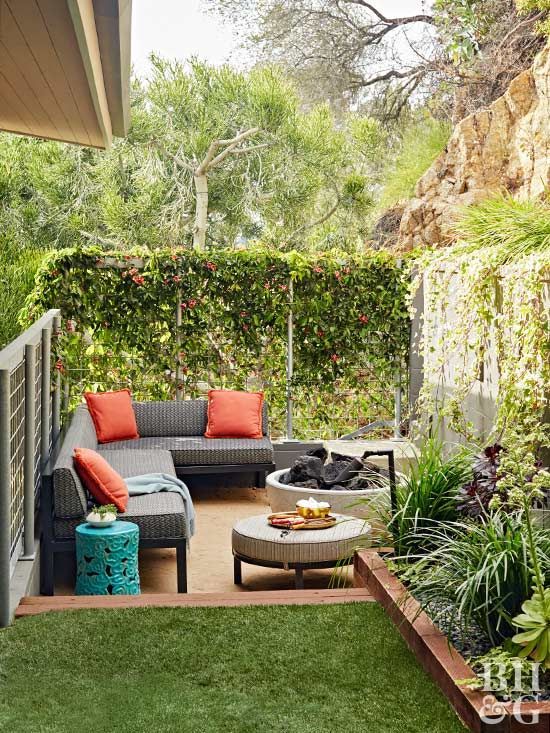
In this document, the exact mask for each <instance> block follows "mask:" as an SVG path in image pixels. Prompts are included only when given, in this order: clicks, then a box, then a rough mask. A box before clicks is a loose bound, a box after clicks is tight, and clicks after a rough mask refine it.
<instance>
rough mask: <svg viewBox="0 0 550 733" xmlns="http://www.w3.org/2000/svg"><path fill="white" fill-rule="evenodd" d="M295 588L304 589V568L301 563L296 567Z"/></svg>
mask: <svg viewBox="0 0 550 733" xmlns="http://www.w3.org/2000/svg"><path fill="white" fill-rule="evenodd" d="M294 572H295V574H296V577H295V588H296V590H304V568H303V567H302V566H301V565H297V566H296V569H295V571H294Z"/></svg>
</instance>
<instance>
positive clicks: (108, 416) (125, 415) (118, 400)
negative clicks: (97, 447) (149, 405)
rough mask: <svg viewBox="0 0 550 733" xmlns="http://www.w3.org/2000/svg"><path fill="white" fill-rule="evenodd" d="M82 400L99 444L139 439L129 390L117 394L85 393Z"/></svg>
mask: <svg viewBox="0 0 550 733" xmlns="http://www.w3.org/2000/svg"><path fill="white" fill-rule="evenodd" d="M84 399H85V400H86V404H87V405H88V410H89V411H90V415H91V416H92V420H93V421H94V426H95V432H96V435H97V440H98V442H99V443H113V442H114V441H115V440H132V439H133V438H139V433H138V429H137V424H136V416H135V413H134V408H133V407H132V397H131V395H130V390H129V389H121V390H119V391H118V392H103V393H97V394H96V393H95V392H85V393H84Z"/></svg>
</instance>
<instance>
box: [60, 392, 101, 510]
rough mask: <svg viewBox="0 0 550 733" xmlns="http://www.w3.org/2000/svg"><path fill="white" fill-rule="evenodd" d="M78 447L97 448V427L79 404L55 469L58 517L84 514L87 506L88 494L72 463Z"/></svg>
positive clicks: (84, 408)
mask: <svg viewBox="0 0 550 733" xmlns="http://www.w3.org/2000/svg"><path fill="white" fill-rule="evenodd" d="M75 448H91V449H92V450H96V449H97V438H96V433H95V427H94V424H93V422H92V418H91V417H90V414H89V412H88V409H87V407H85V406H81V407H77V409H76V410H75V413H74V415H73V418H72V420H71V423H70V425H69V428H68V430H67V432H66V434H65V437H64V440H63V445H62V446H61V451H60V453H59V456H58V457H57V460H56V462H55V467H54V470H53V492H54V510H55V515H56V517H62V518H66V519H72V518H74V517H81V516H82V515H83V514H85V512H86V509H87V504H88V500H87V494H86V490H85V489H84V487H83V486H82V483H81V481H80V479H79V478H78V474H77V473H76V471H75V469H74V466H73V453H74V449H75Z"/></svg>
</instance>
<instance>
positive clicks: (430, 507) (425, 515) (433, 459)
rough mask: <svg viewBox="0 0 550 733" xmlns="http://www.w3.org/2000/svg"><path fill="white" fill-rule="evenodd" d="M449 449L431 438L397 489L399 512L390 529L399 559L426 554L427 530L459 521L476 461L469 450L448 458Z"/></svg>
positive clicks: (460, 451)
mask: <svg viewBox="0 0 550 733" xmlns="http://www.w3.org/2000/svg"><path fill="white" fill-rule="evenodd" d="M445 450H446V447H445V444H444V443H442V442H441V441H439V440H437V439H436V438H428V439H427V440H426V441H425V442H424V444H423V445H422V447H421V449H420V451H419V453H418V460H417V463H416V464H414V465H413V466H412V467H411V470H410V473H409V474H408V475H407V476H405V477H404V478H403V479H402V481H401V482H400V483H399V484H398V486H397V488H396V503H397V507H396V508H397V511H396V512H395V513H394V515H393V517H392V518H391V520H390V522H389V525H388V526H389V530H390V532H391V534H392V537H393V546H394V548H395V552H396V554H397V555H398V556H399V557H403V556H409V555H418V554H423V553H424V552H426V551H427V549H428V546H427V542H426V534H425V533H424V532H423V530H424V529H426V528H429V527H431V526H432V525H433V523H434V522H453V521H455V520H456V519H457V505H458V502H457V497H458V493H459V489H460V487H461V486H463V485H464V484H465V483H466V482H467V481H468V480H470V479H471V477H472V458H471V454H470V452H469V451H467V450H466V449H460V450H458V451H456V452H455V453H453V454H451V455H450V456H448V457H447V456H446V455H445Z"/></svg>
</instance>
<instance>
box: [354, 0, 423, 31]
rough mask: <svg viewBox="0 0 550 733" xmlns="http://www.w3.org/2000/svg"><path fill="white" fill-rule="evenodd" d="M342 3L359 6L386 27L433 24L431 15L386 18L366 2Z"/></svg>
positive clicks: (360, 0) (421, 14)
mask: <svg viewBox="0 0 550 733" xmlns="http://www.w3.org/2000/svg"><path fill="white" fill-rule="evenodd" d="M343 2H345V3H348V4H349V5H360V6H361V7H362V8H366V9H367V10H370V12H371V13H373V15H375V16H376V17H377V18H378V20H380V21H381V22H382V23H384V24H386V25H392V26H400V25H408V24H409V23H429V24H430V25H433V23H434V17H433V15H427V14H426V13H418V14H417V15H407V16H402V17H401V18H386V16H385V15H383V14H382V13H381V12H380V11H379V10H378V9H377V8H375V7H374V5H372V4H371V3H368V2H366V0H343Z"/></svg>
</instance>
